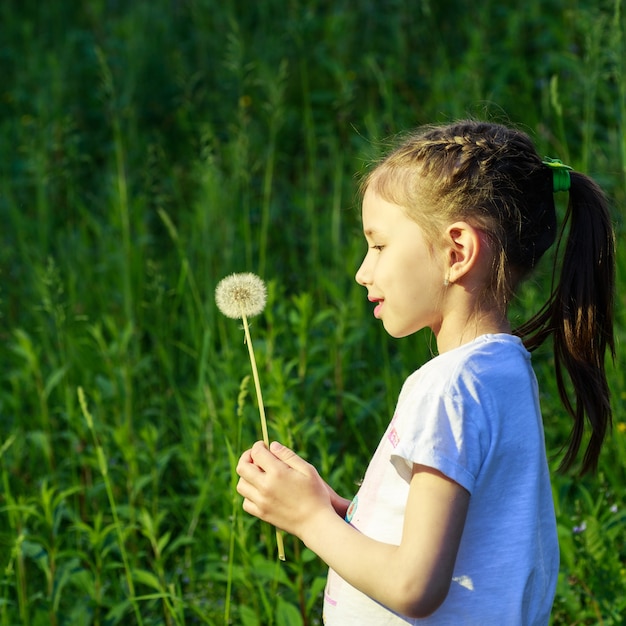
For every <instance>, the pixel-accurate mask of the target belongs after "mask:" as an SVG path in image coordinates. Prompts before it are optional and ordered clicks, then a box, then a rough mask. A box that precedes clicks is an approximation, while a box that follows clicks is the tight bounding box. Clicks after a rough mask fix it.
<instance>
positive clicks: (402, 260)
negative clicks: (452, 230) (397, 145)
mask: <svg viewBox="0 0 626 626" xmlns="http://www.w3.org/2000/svg"><path fill="white" fill-rule="evenodd" d="M362 215H363V232H364V233H365V239H366V240H367V244H368V251H367V254H366V255H365V258H364V259H363V263H362V264H361V267H359V269H358V271H357V273H356V277H355V278H356V281H357V283H359V285H363V287H366V288H367V297H368V300H370V302H374V303H376V306H375V308H374V317H376V318H377V319H380V320H382V322H383V326H384V327H385V330H386V331H387V332H388V333H389V334H390V335H391V336H392V337H406V336H407V335H410V334H412V333H414V332H417V331H418V330H421V329H422V328H426V327H428V328H431V329H432V330H433V332H434V333H435V334H437V333H438V331H439V328H440V327H441V323H442V319H443V310H442V304H443V299H444V291H445V289H446V287H445V286H444V279H445V278H446V263H445V254H444V252H443V251H440V252H438V251H437V250H436V249H435V248H434V247H433V246H431V245H429V244H428V242H427V241H426V238H425V236H424V232H423V231H422V229H421V228H420V227H419V226H418V224H417V223H416V222H415V221H414V220H412V219H411V218H410V217H408V216H407V214H406V213H405V211H404V209H402V208H401V207H400V206H398V205H396V204H392V203H390V202H387V201H385V200H383V199H382V198H381V197H380V196H378V195H376V194H375V193H374V192H372V191H371V190H369V189H368V190H367V191H366V192H365V196H364V198H363V207H362Z"/></svg>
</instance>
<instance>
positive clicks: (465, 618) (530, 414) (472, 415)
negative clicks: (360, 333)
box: [324, 334, 559, 626]
mask: <svg viewBox="0 0 626 626" xmlns="http://www.w3.org/2000/svg"><path fill="white" fill-rule="evenodd" d="M414 463H419V464H422V465H426V466H429V467H433V468H435V469H437V470H439V471H440V472H442V473H443V474H445V475H446V476H448V477H449V478H451V479H452V480H454V481H456V482H457V483H459V484H460V485H462V486H463V487H464V488H465V489H467V490H468V491H469V492H470V494H471V497H470V504H469V510H468V514H467V520H466V522H465V528H464V531H463V537H462V540H461V545H460V547H459V552H458V556H457V560H456V565H455V568H454V574H453V580H452V585H451V587H450V591H449V593H448V596H447V598H446V599H445V601H444V602H443V604H442V605H441V607H440V608H439V609H437V610H436V611H435V612H434V613H433V614H432V615H431V616H430V617H428V618H425V619H411V618H408V617H402V616H400V615H397V614H396V613H393V612H392V611H390V610H389V609H387V608H385V607H383V606H382V605H380V604H379V603H377V602H375V601H374V600H372V599H370V598H369V597H367V596H365V595H364V594H363V593H361V592H360V591H358V590H356V589H355V588H353V587H352V586H351V585H349V584H348V583H347V582H345V581H344V580H343V579H341V578H340V577H339V576H338V575H337V574H336V573H335V572H334V571H333V570H332V569H331V570H330V571H329V575H328V582H327V587H326V593H325V599H324V623H325V624H326V625H327V626H395V625H402V626H405V625H406V624H424V625H430V624H436V625H438V626H440V625H444V624H449V625H451V626H470V625H475V626H491V625H493V626H545V625H546V624H548V621H549V615H550V610H551V608H552V602H553V599H554V593H555V588H556V581H557V575H558V568H559V552H558V543H557V534H556V521H555V514H554V506H553V502H552V491H551V487H550V477H549V471H548V465H547V461H546V452H545V444H544V434H543V424H542V421H541V414H540V408H539V398H538V391H537V381H536V378H535V375H534V372H533V370H532V367H531V363H530V354H529V353H528V352H527V350H526V349H525V348H524V346H523V344H522V342H521V341H520V339H519V338H517V337H514V336H512V335H507V334H498V335H483V336H481V337H479V338H478V339H476V340H474V341H473V342H471V343H468V344H465V345H463V346H460V347H459V348H456V349H454V350H451V351H448V352H445V353H443V354H441V355H439V356H437V357H435V358H433V359H432V360H431V361H429V362H428V363H426V364H425V365H424V366H422V367H421V368H420V369H419V370H417V371H416V372H414V373H413V374H412V375H411V376H410V377H409V378H408V379H407V380H406V382H405V384H404V386H403V388H402V391H401V393H400V397H399V399H398V404H397V407H396V412H395V414H394V417H393V420H392V421H391V423H390V424H389V426H388V428H387V431H386V433H385V435H384V436H383V438H382V440H381V442H380V444H379V446H378V449H377V450H376V453H375V454H374V457H373V459H372V461H371V463H370V465H369V467H368V469H367V472H366V474H365V478H364V480H363V483H362V485H361V487H360V489H359V491H358V493H357V495H356V496H355V498H354V500H353V502H352V505H351V507H350V509H349V510H348V514H347V516H346V519H347V520H348V521H349V523H350V524H351V525H352V526H354V527H355V528H356V529H358V530H359V531H360V532H362V533H364V534H365V535H367V536H369V537H372V538H373V539H376V540H378V541H382V542H386V543H391V544H394V545H399V544H400V540H401V537H402V526H403V520H404V511H405V506H406V500H407V497H408V491H409V480H410V478H411V473H412V467H413V464H414Z"/></svg>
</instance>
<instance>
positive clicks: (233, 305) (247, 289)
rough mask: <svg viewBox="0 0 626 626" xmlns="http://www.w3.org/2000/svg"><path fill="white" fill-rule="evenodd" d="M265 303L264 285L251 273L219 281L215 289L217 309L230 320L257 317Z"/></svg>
mask: <svg viewBox="0 0 626 626" xmlns="http://www.w3.org/2000/svg"><path fill="white" fill-rule="evenodd" d="M266 301H267V290H266V289H265V283H264V282H263V281H262V280H261V279H260V278H259V277H258V276H257V275H256V274H252V273H251V272H247V273H244V274H231V275H230V276H227V277H226V278H223V279H222V280H220V282H219V283H218V284H217V287H216V288H215V302H216V304H217V308H218V309H219V310H220V311H221V312H222V313H223V314H224V315H225V316H226V317H230V318H232V319H243V318H246V317H254V316H256V315H259V313H262V312H263V309H264V308H265V303H266Z"/></svg>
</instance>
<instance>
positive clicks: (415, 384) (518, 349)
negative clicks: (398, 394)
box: [403, 333, 533, 394]
mask: <svg viewBox="0 0 626 626" xmlns="http://www.w3.org/2000/svg"><path fill="white" fill-rule="evenodd" d="M530 358H531V356H530V353H529V352H528V350H526V348H525V347H524V344H523V343H522V341H521V339H520V338H519V337H517V336H515V335H510V334H506V333H500V334H490V335H481V336H480V337H477V338H476V339H474V340H473V341H471V342H468V343H466V344H463V345H461V346H459V347H458V348H454V349H452V350H448V351H447V352H444V353H442V354H439V355H437V356H435V357H433V358H432V359H431V360H430V361H428V362H426V363H425V364H424V365H422V366H421V367H420V368H419V369H418V370H416V371H415V372H413V374H411V375H410V376H409V377H408V378H407V380H406V382H405V384H404V387H403V393H408V392H410V391H411V390H412V389H416V388H419V389H420V390H421V392H422V393H424V392H425V391H426V390H428V392H430V393H435V394H442V393H443V394H445V393H447V392H449V391H450V390H451V389H454V388H457V387H458V386H459V385H460V386H462V387H466V386H467V385H470V386H474V385H483V384H484V385H487V386H491V385H492V383H493V382H495V381H498V380H499V381H501V382H502V383H503V384H506V381H507V380H514V379H515V378H516V377H520V376H521V377H522V378H524V379H527V378H528V377H530V376H532V375H533V374H532V369H531V366H530ZM498 386H499V385H498Z"/></svg>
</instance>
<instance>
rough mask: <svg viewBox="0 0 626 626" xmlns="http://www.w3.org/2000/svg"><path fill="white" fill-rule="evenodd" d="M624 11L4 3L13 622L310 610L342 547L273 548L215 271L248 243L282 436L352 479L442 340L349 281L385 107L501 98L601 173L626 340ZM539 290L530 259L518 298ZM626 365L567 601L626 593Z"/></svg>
mask: <svg viewBox="0 0 626 626" xmlns="http://www.w3.org/2000/svg"><path fill="white" fill-rule="evenodd" d="M31 5H32V6H31ZM625 13H626V7H624V6H623V3H622V2H621V0H611V1H604V0H603V1H602V2H600V3H598V2H592V1H591V0H588V1H584V2H577V3H569V2H563V3H561V2H556V0H555V1H551V2H547V3H546V2H541V3H540V2H539V1H538V0H531V1H530V2H527V3H525V4H524V7H523V9H521V8H520V10H515V9H513V8H510V7H508V6H503V5H502V4H501V3H495V2H491V1H488V2H483V3H480V6H479V7H476V6H474V5H470V4H468V3H467V2H461V1H460V0H455V1H454V2H452V3H451V4H450V3H435V2H427V1H423V2H415V3H409V2H402V1H400V0H397V1H393V2H386V3H378V4H375V3H372V2H367V1H365V0H362V1H360V2H357V3H355V2H352V1H351V2H348V1H346V0H338V1H337V2H333V3H328V2H322V1H321V0H317V1H316V0H302V1H299V2H297V1H293V2H287V3H285V2H278V0H267V1H264V2H259V3H246V2H240V1H239V2H237V1H234V0H231V1H228V0H227V1H225V2H215V1H211V0H196V1H194V2H165V1H162V0H153V1H152V2H144V1H139V2H134V3H116V2H109V1H105V0H100V1H94V2H89V3H84V2H78V1H71V0H70V1H67V2H63V3H60V2H49V3H39V4H32V3H28V2H26V3H21V4H19V3H15V2H5V3H3V5H2V7H0V61H1V66H2V68H3V72H2V73H3V80H2V84H1V85H0V217H1V218H2V229H0V278H1V279H2V282H1V283H0V315H1V318H0V321H1V325H0V333H1V339H2V341H0V360H1V362H2V372H3V375H2V386H1V387H0V482H1V485H2V486H1V488H0V626H12V625H15V624H22V625H25V626H39V625H40V624H41V625H44V624H45V625H46V626H48V625H49V624H52V625H58V626H65V625H67V626H82V625H87V624H90V625H91V624H93V625H98V626H111V625H112V624H138V625H140V624H143V625H144V626H156V625H162V624H163V625H167V626H174V625H176V626H180V625H182V624H209V625H211V624H223V623H227V622H230V623H233V624H242V625H244V626H252V625H254V624H259V625H262V626H266V625H270V624H275V625H276V626H298V625H299V624H307V625H313V624H319V623H320V606H321V599H320V597H321V591H322V589H323V584H324V576H325V568H324V566H323V565H322V564H321V563H320V562H319V561H318V560H317V559H316V557H314V556H313V555H312V554H311V553H310V552H308V551H307V550H306V549H304V548H303V546H301V545H300V544H299V543H298V542H297V541H295V540H294V539H293V538H292V537H286V538H285V539H286V541H285V544H286V546H285V547H286V552H287V558H288V561H287V563H285V564H279V563H277V560H276V556H275V555H276V550H275V538H274V534H273V530H272V529H271V528H270V527H266V526H265V525H263V524H260V523H258V522H256V521H254V520H252V519H250V518H249V517H248V516H246V515H245V514H243V513H242V512H241V511H240V503H239V499H238V498H237V496H236V495H235V490H234V486H235V483H236V478H235V474H234V466H235V464H236V459H237V457H238V455H239V453H240V451H241V450H242V449H243V448H244V447H245V446H247V445H248V444H250V443H252V442H253V441H254V440H256V439H258V438H260V432H259V428H258V425H257V424H258V418H257V415H256V408H255V404H254V400H253V396H254V394H253V393H252V394H251V393H250V389H249V388H248V387H249V385H248V382H247V378H246V377H247V376H249V374H250V371H249V363H248V361H247V354H246V350H245V346H244V345H243V339H242V332H241V328H240V327H239V324H238V323H237V322H235V321H233V320H229V319H226V318H224V317H223V316H221V315H220V314H219V313H218V312H217V310H216V307H215V305H214V300H213V293H214V289H215V286H216V284H217V282H218V281H219V280H220V279H221V278H222V277H223V276H224V275H226V274H228V273H230V272H233V271H253V272H257V273H259V274H260V275H261V276H262V277H263V278H264V279H265V280H266V281H267V282H268V284H269V287H270V292H269V301H268V305H267V307H266V311H265V312H264V314H263V315H262V316H260V317H259V318H255V319H254V320H253V325H252V333H253V335H254V342H255V348H256V352H257V359H258V362H259V368H260V375H261V379H262V380H261V384H262V385H263V393H264V397H265V400H266V407H267V411H268V418H269V420H270V430H271V436H273V437H276V438H280V439H281V440H282V441H284V442H285V443H286V444H288V445H291V446H293V447H295V448H296V449H297V450H299V451H301V452H302V453H303V454H304V455H305V456H306V457H307V458H309V459H310V460H311V461H312V462H313V463H314V464H315V465H316V466H317V467H318V468H319V469H320V472H321V473H322V474H323V475H324V476H325V477H327V478H328V479H329V480H330V482H331V483H332V484H333V485H334V486H336V487H337V489H338V490H339V491H340V492H342V493H345V494H346V495H348V494H350V493H352V492H353V491H354V489H355V484H356V482H357V481H358V480H359V479H360V478H361V475H362V473H363V471H364V467H365V464H366V463H367V460H368V459H369V457H370V455H371V453H372V450H373V447H374V446H375V445H376V443H377V441H378V439H379V436H380V433H381V432H382V429H383V428H384V426H385V424H386V422H387V420H388V419H389V416H390V414H391V412H392V410H393V404H394V402H395V397H396V394H397V392H398V390H399V387H400V384H401V382H402V380H403V378H404V377H405V376H406V375H407V374H408V373H409V372H410V371H411V370H412V369H414V368H415V367H417V366H418V365H419V364H420V363H422V362H423V361H424V360H425V359H427V358H428V356H429V354H430V347H429V337H428V336H427V335H426V334H421V335H419V336H417V337H414V338H411V339H407V340H404V341H401V342H397V341H394V340H391V339H389V338H388V337H386V336H385V334H384V331H383V330H382V329H381V328H379V327H378V326H377V325H376V324H374V323H372V320H371V319H370V313H369V310H368V308H367V306H366V302H365V299H364V294H363V293H362V289H361V288H360V287H358V285H356V284H355V282H354V280H353V275H354V272H355V270H356V268H357V266H358V263H359V261H360V256H361V254H362V253H363V243H362V242H361V239H360V234H359V230H360V227H359V214H358V206H357V198H356V180H355V174H356V173H357V172H359V171H361V170H362V169H363V167H364V166H365V164H366V163H367V161H368V160H370V159H371V158H373V157H375V156H376V155H377V154H378V151H379V149H380V142H381V141H382V140H383V139H384V138H386V137H388V136H389V135H391V134H394V133H396V132H399V131H401V130H404V129H406V128H409V127H412V126H415V125H418V124H420V123H427V122H432V121H444V120H448V119H453V118H456V117H459V116H465V115H468V114H471V115H476V116H481V117H488V118H490V119H496V120H510V121H512V122H513V123H516V124H519V125H521V126H522V127H523V128H526V129H528V130H529V131H530V132H531V133H532V134H533V135H534V136H535V139H536V141H537V143H538V145H539V146H540V150H541V151H543V152H545V153H546V154H549V155H551V156H553V157H559V158H562V159H563V160H564V161H567V162H569V163H571V165H573V166H575V167H577V168H581V169H584V170H585V171H588V172H589V173H590V174H591V175H593V176H594V177H596V178H597V179H598V181H599V182H601V184H602V185H603V186H605V188H606V189H607V191H608V192H609V193H610V195H611V197H612V198H613V203H614V208H615V221H616V227H617V232H618V238H619V241H618V254H619V259H618V263H619V268H618V302H617V307H616V311H617V314H618V328H617V332H618V336H619V338H620V346H621V345H623V343H624V341H626V335H625V333H626V330H625V329H626V320H625V319H624V313H623V311H624V310H625V309H626V300H625V297H624V293H625V289H624V286H625V282H624V281H625V280H626V256H625V255H624V252H623V250H622V248H621V245H620V244H621V242H622V241H623V236H624V226H623V220H622V210H623V209H622V207H623V206H624V205H625V202H626V91H625V89H626V88H625V85H626V61H625V59H626V54H625V49H626V43H625V37H626V26H625V20H626V17H625ZM542 282H544V281H543V279H542V278H541V277H539V278H538V279H537V281H536V284H539V285H540V284H542ZM540 301H541V294H540V293H539V291H538V289H537V287H536V286H535V283H533V284H532V285H529V287H528V288H527V290H526V291H525V292H524V294H523V296H522V297H521V298H520V301H519V303H518V305H517V306H516V309H515V312H514V315H515V316H516V317H519V318H523V317H524V316H526V315H528V313H529V312H530V311H532V310H533V308H534V307H536V306H537V304H538V303H539V302H540ZM622 364H623V357H622V356H621V353H618V362H617V366H616V367H615V368H613V369H611V371H610V384H611V388H612V389H613V399H614V409H615V420H616V425H617V426H616V428H615V429H614V433H613V435H612V437H611V439H610V441H609V442H608V444H607V448H606V450H605V453H604V455H603V458H602V462H601V466H600V471H599V474H598V476H597V477H594V478H586V479H585V480H582V481H580V480H577V479H575V478H574V477H572V476H560V475H556V474H555V480H554V494H555V502H556V505H557V511H558V523H559V533H560V538H561V546H562V566H561V578H560V580H559V587H558V591H557V598H556V602H555V607H554V613H553V623H554V624H555V625H564V624H606V625H609V624H620V623H621V621H620V619H621V617H620V615H621V614H623V613H624V612H625V611H626V547H625V546H624V537H625V536H626V533H625V532H624V526H625V522H626V517H625V511H626V487H625V486H624V485H626V470H625V469H624V468H625V467H626V432H625V431H626V415H625V413H624V408H623V407H624V402H625V400H626V395H625V394H626V384H625V380H624V373H623V368H622V367H621V365H622ZM536 367H537V370H538V375H539V377H540V382H541V386H542V390H543V397H542V400H543V405H544V412H545V421H546V437H547V441H548V447H549V449H550V452H551V453H556V452H558V449H559V446H560V445H561V443H562V438H563V435H564V433H566V432H567V428H568V424H567V421H566V418H565V417H564V415H563V411H562V409H561V408H560V407H559V405H558V401H557V393H556V388H555V384H554V381H553V380H552V367H551V361H550V355H549V353H548V352H547V351H546V352H542V353H540V354H538V355H537V356H536ZM81 398H82V403H81ZM557 461H558V459H557V460H555V464H554V466H555V467H556V465H557ZM581 528H584V530H583V531H582V532H579V531H580V529H581Z"/></svg>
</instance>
